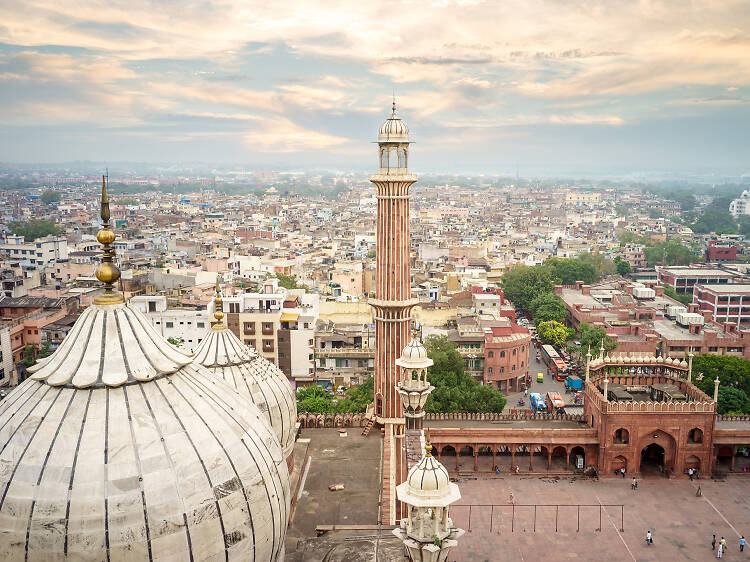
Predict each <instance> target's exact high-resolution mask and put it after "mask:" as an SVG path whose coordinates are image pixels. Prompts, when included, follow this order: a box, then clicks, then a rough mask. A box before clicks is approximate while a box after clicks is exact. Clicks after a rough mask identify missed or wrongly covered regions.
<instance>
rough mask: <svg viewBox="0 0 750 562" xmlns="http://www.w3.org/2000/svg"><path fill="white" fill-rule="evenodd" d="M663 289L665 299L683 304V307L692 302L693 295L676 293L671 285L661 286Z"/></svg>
mask: <svg viewBox="0 0 750 562" xmlns="http://www.w3.org/2000/svg"><path fill="white" fill-rule="evenodd" d="M663 287H664V296H665V297H669V298H670V299H674V300H676V301H677V302H679V303H682V304H684V305H685V306H687V305H689V304H690V303H691V302H693V295H692V294H691V293H678V292H677V291H675V290H674V289H673V288H672V286H671V285H663Z"/></svg>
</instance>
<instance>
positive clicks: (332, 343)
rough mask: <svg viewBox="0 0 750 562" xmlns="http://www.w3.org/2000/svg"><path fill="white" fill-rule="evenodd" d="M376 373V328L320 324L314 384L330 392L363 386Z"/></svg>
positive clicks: (359, 325) (363, 325) (316, 347)
mask: <svg viewBox="0 0 750 562" xmlns="http://www.w3.org/2000/svg"><path fill="white" fill-rule="evenodd" d="M374 369H375V325H374V324H345V323H338V324H334V323H333V322H331V321H328V322H324V321H318V323H317V328H316V330H315V371H314V374H315V380H316V381H318V384H323V385H324V386H328V387H330V388H334V387H338V386H342V385H343V386H350V385H356V384H361V383H363V382H364V381H365V380H366V379H367V377H369V376H370V375H372V374H373V372H374Z"/></svg>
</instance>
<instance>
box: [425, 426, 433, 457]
mask: <svg viewBox="0 0 750 562" xmlns="http://www.w3.org/2000/svg"><path fill="white" fill-rule="evenodd" d="M424 456H425V457H431V456H432V444H431V443H430V430H429V428H428V429H425V430H424Z"/></svg>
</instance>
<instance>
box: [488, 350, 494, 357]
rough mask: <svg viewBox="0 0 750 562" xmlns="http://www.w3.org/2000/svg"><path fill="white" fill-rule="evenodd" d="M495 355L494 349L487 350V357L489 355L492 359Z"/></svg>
mask: <svg viewBox="0 0 750 562" xmlns="http://www.w3.org/2000/svg"><path fill="white" fill-rule="evenodd" d="M494 356H495V354H494V353H493V352H492V351H488V352H487V357H489V358H490V359H492V358H493V357H494Z"/></svg>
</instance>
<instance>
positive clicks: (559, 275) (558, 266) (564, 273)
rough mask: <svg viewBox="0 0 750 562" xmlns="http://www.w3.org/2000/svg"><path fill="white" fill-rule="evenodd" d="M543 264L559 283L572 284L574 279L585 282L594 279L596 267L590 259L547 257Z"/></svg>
mask: <svg viewBox="0 0 750 562" xmlns="http://www.w3.org/2000/svg"><path fill="white" fill-rule="evenodd" d="M544 266H546V267H549V268H550V269H551V271H552V276H553V278H554V279H555V280H556V281H557V283H558V284H560V285H574V284H575V282H576V281H583V282H584V283H586V284H589V283H593V282H594V281H596V277H597V275H596V268H595V267H594V265H593V263H591V262H590V261H587V260H586V261H585V260H582V259H571V258H549V259H547V260H546V261H545V262H544Z"/></svg>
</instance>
